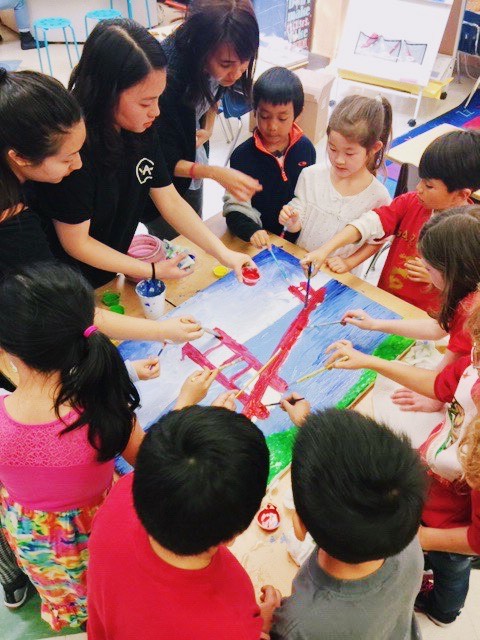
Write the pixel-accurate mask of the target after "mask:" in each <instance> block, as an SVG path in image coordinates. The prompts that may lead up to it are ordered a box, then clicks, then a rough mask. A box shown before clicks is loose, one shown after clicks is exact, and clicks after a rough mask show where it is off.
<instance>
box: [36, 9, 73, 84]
mask: <svg viewBox="0 0 480 640" xmlns="http://www.w3.org/2000/svg"><path fill="white" fill-rule="evenodd" d="M51 29H61V30H62V31H63V39H64V41H65V46H66V47H67V53H68V60H69V62H70V67H71V68H72V69H73V64H72V58H71V56H70V47H69V45H68V38H67V29H70V32H71V34H72V40H73V44H74V46H75V52H76V54H77V59H78V60H80V54H79V53H78V45H77V38H76V37H75V31H74V30H73V27H72V23H71V22H70V20H67V18H42V19H41V20H36V21H35V22H34V23H33V32H34V34H35V40H36V42H37V53H38V59H39V61H40V69H41V70H42V73H44V70H43V61H42V56H41V54H40V46H39V44H38V43H39V41H40V35H41V34H40V33H39V32H40V31H43V38H42V40H43V42H44V45H45V51H46V52H47V60H48V68H49V69H50V75H51V76H53V71H52V62H51V60H50V51H49V49H48V38H47V31H50V30H51Z"/></svg>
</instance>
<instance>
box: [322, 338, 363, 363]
mask: <svg viewBox="0 0 480 640" xmlns="http://www.w3.org/2000/svg"><path fill="white" fill-rule="evenodd" d="M325 353H331V354H332V355H331V356H330V358H328V360H327V361H326V362H325V366H326V367H329V366H331V367H332V369H368V365H369V356H367V355H365V354H364V353H362V352H361V351H357V350H356V349H354V348H353V345H352V343H351V342H350V340H338V341H337V342H334V343H332V344H331V345H330V346H329V347H327V348H326V349H325ZM340 358H346V360H342V361H341V362H340Z"/></svg>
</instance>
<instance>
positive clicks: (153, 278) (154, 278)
mask: <svg viewBox="0 0 480 640" xmlns="http://www.w3.org/2000/svg"><path fill="white" fill-rule="evenodd" d="M150 266H151V267H152V280H156V279H157V278H156V277H155V263H154V262H151V263H150Z"/></svg>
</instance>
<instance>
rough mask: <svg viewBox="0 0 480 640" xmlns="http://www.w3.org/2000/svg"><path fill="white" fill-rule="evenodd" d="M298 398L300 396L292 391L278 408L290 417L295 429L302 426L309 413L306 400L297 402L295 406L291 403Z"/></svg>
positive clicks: (309, 409)
mask: <svg viewBox="0 0 480 640" xmlns="http://www.w3.org/2000/svg"><path fill="white" fill-rule="evenodd" d="M300 397H301V396H300V395H299V394H298V393H295V391H294V392H293V393H291V394H290V395H289V396H287V397H286V398H283V399H282V402H281V404H280V408H281V409H282V410H283V411H286V412H287V413H288V415H289V416H290V420H291V421H292V422H293V424H295V425H296V426H297V427H301V426H302V424H303V423H304V422H305V418H306V417H307V416H308V414H309V413H310V412H311V407H310V403H309V401H308V400H298V402H296V403H295V404H292V403H291V401H292V400H295V399H297V398H300Z"/></svg>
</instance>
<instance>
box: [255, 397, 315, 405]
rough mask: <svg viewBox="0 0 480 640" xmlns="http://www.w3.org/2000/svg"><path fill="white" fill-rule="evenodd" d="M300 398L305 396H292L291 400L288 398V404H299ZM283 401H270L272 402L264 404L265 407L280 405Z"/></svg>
mask: <svg viewBox="0 0 480 640" xmlns="http://www.w3.org/2000/svg"><path fill="white" fill-rule="evenodd" d="M300 400H305V398H292V399H291V400H288V404H297V402H300ZM282 402H283V401H280V402H270V404H264V405H263V406H264V407H278V406H280V405H281V404H282Z"/></svg>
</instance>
